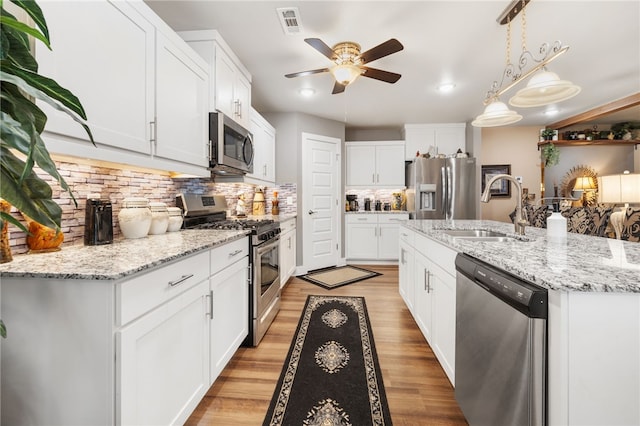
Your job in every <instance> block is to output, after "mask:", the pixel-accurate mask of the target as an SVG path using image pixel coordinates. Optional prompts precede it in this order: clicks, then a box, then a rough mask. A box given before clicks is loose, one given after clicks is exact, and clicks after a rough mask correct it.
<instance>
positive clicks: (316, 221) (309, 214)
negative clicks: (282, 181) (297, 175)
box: [302, 133, 340, 271]
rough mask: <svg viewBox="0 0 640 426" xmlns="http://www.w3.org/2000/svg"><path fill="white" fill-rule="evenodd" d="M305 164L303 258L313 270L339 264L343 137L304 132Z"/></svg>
mask: <svg viewBox="0 0 640 426" xmlns="http://www.w3.org/2000/svg"><path fill="white" fill-rule="evenodd" d="M302 167H303V168H302V170H303V171H302V232H303V234H302V245H303V249H302V252H303V253H302V260H303V263H304V268H305V269H306V270H308V271H311V270H314V269H319V268H325V267H329V266H335V265H337V263H338V258H339V253H340V238H339V236H340V221H339V218H338V205H339V198H340V194H339V188H340V139H337V138H331V137H328V136H319V135H312V134H309V133H303V134H302Z"/></svg>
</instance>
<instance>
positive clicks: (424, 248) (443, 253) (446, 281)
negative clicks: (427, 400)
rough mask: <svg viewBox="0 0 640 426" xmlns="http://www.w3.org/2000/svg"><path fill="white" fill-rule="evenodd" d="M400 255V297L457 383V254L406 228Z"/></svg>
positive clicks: (401, 241)
mask: <svg viewBox="0 0 640 426" xmlns="http://www.w3.org/2000/svg"><path fill="white" fill-rule="evenodd" d="M410 244H413V245H410ZM399 253H400V256H401V259H400V260H401V262H400V267H399V275H400V276H399V278H400V284H399V290H400V294H401V295H402V297H403V299H404V300H405V303H406V304H407V307H408V308H409V310H410V311H411V313H412V314H413V317H414V319H415V321H416V323H417V324H418V327H419V328H420V331H421V332H422V334H423V335H424V337H425V339H426V340H427V342H428V343H429V345H430V346H431V348H432V349H433V352H434V353H435V355H436V357H437V358H438V361H439V362H440V365H441V366H442V368H443V369H444V371H445V373H446V374H447V377H448V378H449V381H450V382H451V384H454V383H455V381H454V380H455V336H456V271H455V258H456V255H457V252H456V251H455V250H453V249H451V248H449V247H447V246H445V245H443V244H440V243H439V242H436V241H434V240H431V239H429V238H427V237H425V236H423V235H420V234H418V233H417V232H416V231H414V230H412V229H410V228H407V227H405V226H403V227H401V229H400V248H399ZM403 259H404V261H403ZM411 262H413V268H412V269H410V268H411ZM411 290H413V294H411Z"/></svg>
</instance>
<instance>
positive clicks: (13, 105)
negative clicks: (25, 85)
mask: <svg viewBox="0 0 640 426" xmlns="http://www.w3.org/2000/svg"><path fill="white" fill-rule="evenodd" d="M0 97H2V102H3V108H2V109H3V111H4V112H6V113H8V114H9V115H10V116H11V117H14V118H15V119H16V120H18V121H20V122H22V120H21V119H20V117H29V119H30V120H34V121H33V124H34V125H35V126H36V130H37V131H38V133H42V132H43V131H44V126H45V125H46V124H47V116H46V114H45V113H44V112H42V110H41V109H40V108H39V107H38V106H37V105H36V104H34V103H33V102H32V101H31V100H30V99H29V98H27V97H25V96H24V95H23V94H22V92H21V91H20V90H18V88H17V87H16V86H15V85H14V84H9V83H7V84H3V85H2V88H1V89H0Z"/></svg>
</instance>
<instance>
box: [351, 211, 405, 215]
mask: <svg viewBox="0 0 640 426" xmlns="http://www.w3.org/2000/svg"><path fill="white" fill-rule="evenodd" d="M402 213H404V214H409V212H408V211H406V210H386V211H385V210H377V211H376V210H369V211H366V210H358V211H357V212H344V214H402Z"/></svg>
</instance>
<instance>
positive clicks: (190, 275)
mask: <svg viewBox="0 0 640 426" xmlns="http://www.w3.org/2000/svg"><path fill="white" fill-rule="evenodd" d="M191 277H193V274H189V275H183V276H181V277H180V278H178V279H177V280H175V281H169V285H170V286H171V287H175V286H177V285H178V284H182V283H183V282H185V281H186V280H188V279H189V278H191Z"/></svg>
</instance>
